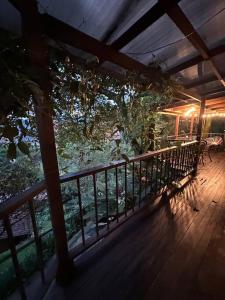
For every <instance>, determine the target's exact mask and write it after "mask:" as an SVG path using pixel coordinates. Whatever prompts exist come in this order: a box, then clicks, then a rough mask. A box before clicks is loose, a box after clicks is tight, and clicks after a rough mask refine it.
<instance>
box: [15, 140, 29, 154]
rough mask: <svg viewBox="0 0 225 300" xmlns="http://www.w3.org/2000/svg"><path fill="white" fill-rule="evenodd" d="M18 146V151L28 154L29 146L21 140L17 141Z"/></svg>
mask: <svg viewBox="0 0 225 300" xmlns="http://www.w3.org/2000/svg"><path fill="white" fill-rule="evenodd" d="M17 146H18V148H19V149H20V151H21V152H22V153H24V154H26V155H29V154H30V150H29V147H28V145H27V144H26V143H24V142H23V141H19V143H18V144H17Z"/></svg>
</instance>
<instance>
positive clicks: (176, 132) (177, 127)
mask: <svg viewBox="0 0 225 300" xmlns="http://www.w3.org/2000/svg"><path fill="white" fill-rule="evenodd" d="M179 125H180V115H177V116H176V124H175V137H176V139H177V138H178V136H179Z"/></svg>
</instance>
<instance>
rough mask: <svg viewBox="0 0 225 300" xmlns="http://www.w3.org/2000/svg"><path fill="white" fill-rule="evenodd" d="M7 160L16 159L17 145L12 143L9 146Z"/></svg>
mask: <svg viewBox="0 0 225 300" xmlns="http://www.w3.org/2000/svg"><path fill="white" fill-rule="evenodd" d="M7 158H8V159H10V160H11V159H14V158H16V145H15V143H10V144H9V146H8V151H7Z"/></svg>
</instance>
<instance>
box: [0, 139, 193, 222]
mask: <svg viewBox="0 0 225 300" xmlns="http://www.w3.org/2000/svg"><path fill="white" fill-rule="evenodd" d="M196 143H197V141H191V142H188V143H182V144H181V145H180V146H172V147H167V148H163V149H160V150H156V151H151V152H147V153H145V154H141V155H137V156H134V157H131V158H129V163H130V162H137V161H140V160H144V159H148V158H151V157H154V156H157V155H159V154H162V153H165V152H168V151H171V150H173V149H177V148H179V147H187V146H189V145H192V144H196ZM126 163H127V161H126V160H125V159H122V160H118V161H112V162H111V163H108V164H101V165H98V166H95V167H92V168H88V169H83V170H81V171H78V172H75V173H69V174H67V175H63V176H60V183H65V182H69V181H72V180H74V179H77V178H81V177H85V176H90V175H93V174H96V173H99V172H102V171H105V170H109V169H113V168H115V167H120V166H123V165H125V164H126ZM45 189H46V183H45V181H44V180H43V181H40V182H39V183H36V184H34V185H33V186H32V187H30V188H28V189H27V190H25V191H23V192H22V193H21V194H19V195H16V196H13V197H11V198H9V199H8V200H7V201H5V202H3V203H1V204H0V220H1V219H4V218H5V217H7V216H8V215H9V214H10V213H12V212H14V211H15V210H16V209H18V208H19V207H21V206H22V205H23V204H25V203H26V202H28V201H30V200H31V199H33V198H34V197H35V196H37V195H38V194H40V193H41V192H43V191H44V190H45Z"/></svg>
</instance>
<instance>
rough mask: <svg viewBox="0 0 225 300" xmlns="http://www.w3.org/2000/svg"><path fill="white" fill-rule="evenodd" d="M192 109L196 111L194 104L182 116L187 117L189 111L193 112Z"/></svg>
mask: <svg viewBox="0 0 225 300" xmlns="http://www.w3.org/2000/svg"><path fill="white" fill-rule="evenodd" d="M194 111H196V108H195V107H194V106H192V107H191V108H189V109H188V110H187V111H186V112H185V113H184V116H185V117H188V116H190V114H191V113H193V112H194Z"/></svg>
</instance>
